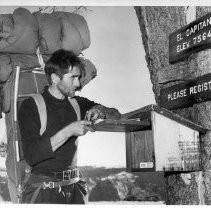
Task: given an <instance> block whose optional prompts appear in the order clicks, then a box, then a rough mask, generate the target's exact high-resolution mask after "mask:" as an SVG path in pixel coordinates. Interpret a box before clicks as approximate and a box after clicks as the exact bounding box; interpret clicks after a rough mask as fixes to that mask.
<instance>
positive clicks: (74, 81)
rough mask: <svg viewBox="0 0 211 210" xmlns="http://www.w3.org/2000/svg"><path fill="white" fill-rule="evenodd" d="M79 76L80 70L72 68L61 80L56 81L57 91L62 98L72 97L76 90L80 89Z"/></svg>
mask: <svg viewBox="0 0 211 210" xmlns="http://www.w3.org/2000/svg"><path fill="white" fill-rule="evenodd" d="M80 76H81V74H80V70H79V68H78V67H77V66H74V67H73V68H72V67H70V68H69V72H68V73H67V74H64V75H63V78H62V79H60V80H59V81H58V83H57V88H58V90H59V91H60V92H61V93H62V94H63V95H64V96H68V97H69V96H70V97H74V95H75V91H76V90H77V88H79V87H80V81H79V78H80Z"/></svg>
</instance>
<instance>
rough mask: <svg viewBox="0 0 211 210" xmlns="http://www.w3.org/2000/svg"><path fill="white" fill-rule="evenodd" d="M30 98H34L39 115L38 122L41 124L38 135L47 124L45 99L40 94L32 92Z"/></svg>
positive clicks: (43, 130)
mask: <svg viewBox="0 0 211 210" xmlns="http://www.w3.org/2000/svg"><path fill="white" fill-rule="evenodd" d="M32 98H33V99H34V101H35V103H36V105H37V109H38V113H39V116H40V124H41V128H40V135H42V134H43V133H44V132H45V130H46V125H47V111H46V105H45V101H44V99H43V97H42V95H41V94H34V95H32Z"/></svg>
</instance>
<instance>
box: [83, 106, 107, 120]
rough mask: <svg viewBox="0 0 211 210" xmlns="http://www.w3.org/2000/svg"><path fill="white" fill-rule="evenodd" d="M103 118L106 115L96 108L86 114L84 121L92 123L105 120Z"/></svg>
mask: <svg viewBox="0 0 211 210" xmlns="http://www.w3.org/2000/svg"><path fill="white" fill-rule="evenodd" d="M105 117H106V115H105V113H104V112H103V110H102V109H98V107H93V108H92V109H90V110H89V111H87V112H86V116H85V120H88V121H91V122H92V123H94V122H95V121H96V120H97V119H105Z"/></svg>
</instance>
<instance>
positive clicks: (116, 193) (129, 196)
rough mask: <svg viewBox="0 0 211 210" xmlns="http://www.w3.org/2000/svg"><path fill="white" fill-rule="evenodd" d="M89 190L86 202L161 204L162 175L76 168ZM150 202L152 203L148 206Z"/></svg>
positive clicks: (1, 192) (0, 165)
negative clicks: (78, 169)
mask: <svg viewBox="0 0 211 210" xmlns="http://www.w3.org/2000/svg"><path fill="white" fill-rule="evenodd" d="M5 157H6V150H5V145H1V148H0V202H1V203H2V202H3V203H4V202H10V197H9V192H8V188H7V174H6V168H5V164H4V161H5ZM79 168H80V170H81V172H82V174H83V177H84V179H85V180H86V182H87V185H88V190H89V202H90V203H93V204H95V203H98V202H99V203H101V202H102V203H109V202H117V203H122V202H123V203H124V202H125V203H130V202H131V203H132V202H133V203H135V204H138V203H141V202H150V204H152V203H153V204H164V201H165V200H166V193H165V182H164V177H163V173H158V172H156V173H155V172H154V173H152V172H143V173H138V172H136V173H128V172H126V169H125V168H105V167H93V166H83V167H79ZM151 202H152V203H151Z"/></svg>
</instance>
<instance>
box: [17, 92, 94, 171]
mask: <svg viewBox="0 0 211 210" xmlns="http://www.w3.org/2000/svg"><path fill="white" fill-rule="evenodd" d="M42 95H43V98H44V100H45V103H46V109H47V126H46V131H45V132H44V133H43V135H42V136H40V127H41V124H40V118H39V114H38V110H37V106H36V104H35V102H34V100H33V99H32V98H29V99H26V100H25V101H24V102H23V103H22V105H21V107H20V110H19V113H18V121H19V126H20V132H21V139H22V142H23V143H22V146H23V153H24V158H25V160H26V161H27V162H28V163H29V165H31V166H32V167H33V169H32V172H33V173H35V174H45V175H49V174H51V173H52V172H58V171H62V170H65V169H67V168H68V167H70V166H72V164H73V157H74V154H75V153H76V151H77V145H76V144H75V141H76V139H77V137H75V136H73V137H70V138H69V139H68V140H67V141H66V142H65V143H64V144H63V145H62V146H61V147H60V148H58V149H57V150H56V151H55V152H53V151H52V147H51V143H50V137H52V136H53V135H55V134H56V133H57V132H58V131H60V130H61V129H62V128H64V127H65V126H67V125H68V124H70V123H72V122H74V121H76V120H77V115H76V113H75V111H74V109H73V107H72V106H71V104H70V102H69V101H68V99H67V98H65V99H63V100H61V99H57V98H55V97H53V96H52V95H51V94H50V93H49V92H48V90H45V91H44V93H43V94H42ZM75 98H76V100H77V102H78V104H79V106H80V111H81V119H84V117H85V114H86V111H87V110H89V109H90V108H92V107H93V106H95V105H96V103H95V102H93V101H90V100H88V99H86V98H83V97H79V96H76V97H75Z"/></svg>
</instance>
